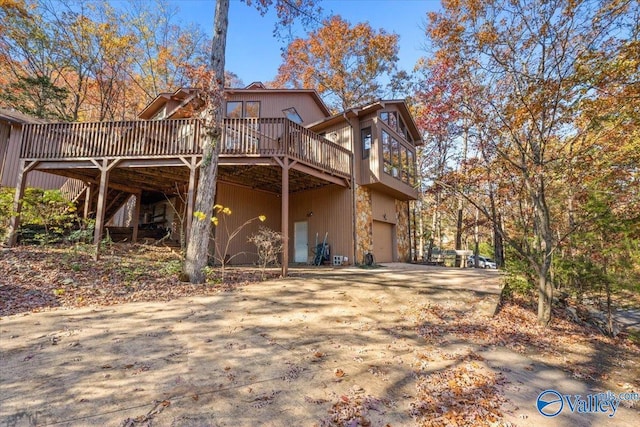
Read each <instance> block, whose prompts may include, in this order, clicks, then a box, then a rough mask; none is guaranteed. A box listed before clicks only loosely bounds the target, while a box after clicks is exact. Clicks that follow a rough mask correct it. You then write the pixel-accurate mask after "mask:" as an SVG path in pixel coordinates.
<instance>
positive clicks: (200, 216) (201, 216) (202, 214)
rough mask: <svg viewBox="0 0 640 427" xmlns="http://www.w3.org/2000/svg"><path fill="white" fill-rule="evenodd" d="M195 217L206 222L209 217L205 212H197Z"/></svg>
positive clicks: (194, 214)
mask: <svg viewBox="0 0 640 427" xmlns="http://www.w3.org/2000/svg"><path fill="white" fill-rule="evenodd" d="M193 217H194V218H195V219H197V220H199V221H204V219H205V218H206V217H207V215H205V213H204V212H200V211H196V212H194V213H193Z"/></svg>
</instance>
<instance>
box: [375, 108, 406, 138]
mask: <svg viewBox="0 0 640 427" xmlns="http://www.w3.org/2000/svg"><path fill="white" fill-rule="evenodd" d="M380 121H381V122H384V123H385V124H386V125H387V126H389V127H390V128H391V129H393V130H394V131H395V132H397V133H398V134H400V135H402V137H403V138H404V139H406V140H407V141H409V142H411V141H412V139H411V134H410V133H409V129H408V128H407V126H406V125H405V124H404V122H403V121H402V118H401V117H400V116H399V115H398V112H397V111H382V112H381V113H380Z"/></svg>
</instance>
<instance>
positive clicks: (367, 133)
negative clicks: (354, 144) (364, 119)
mask: <svg viewBox="0 0 640 427" xmlns="http://www.w3.org/2000/svg"><path fill="white" fill-rule="evenodd" d="M360 139H361V140H362V158H363V159H368V158H369V153H370V152H371V142H372V141H371V127H366V128H364V129H362V130H361V131H360Z"/></svg>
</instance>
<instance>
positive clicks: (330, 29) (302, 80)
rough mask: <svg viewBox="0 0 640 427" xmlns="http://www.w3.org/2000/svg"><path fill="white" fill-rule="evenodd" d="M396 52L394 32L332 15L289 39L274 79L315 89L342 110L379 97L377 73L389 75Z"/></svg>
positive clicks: (281, 83)
mask: <svg viewBox="0 0 640 427" xmlns="http://www.w3.org/2000/svg"><path fill="white" fill-rule="evenodd" d="M397 55H398V36H397V35H396V34H390V33H387V32H386V31H385V30H382V29H381V30H378V31H375V30H374V29H373V28H371V26H370V25H369V24H368V23H358V24H355V25H351V24H350V23H349V22H347V21H346V20H344V19H343V18H341V17H340V16H333V17H331V18H329V19H327V20H325V21H324V22H323V24H322V26H321V27H320V28H318V29H317V30H315V31H312V32H311V33H309V35H308V37H307V38H304V39H303V38H298V39H295V40H294V41H292V42H291V43H290V44H289V46H288V47H287V50H286V52H284V53H283V55H282V56H283V62H282V65H281V66H280V68H279V69H278V76H277V77H276V80H275V82H274V83H273V84H274V85H275V86H290V87H294V88H305V89H316V90H317V91H318V93H320V94H321V95H324V96H325V98H327V99H328V100H329V103H330V104H331V105H332V106H333V107H334V109H336V110H346V109H348V108H349V107H355V106H357V105H361V104H363V103H366V102H370V101H373V100H375V99H377V98H378V97H379V96H380V94H381V91H382V85H381V83H380V82H379V77H381V76H384V75H388V76H390V75H391V73H392V72H393V71H394V69H395V61H396V60H397Z"/></svg>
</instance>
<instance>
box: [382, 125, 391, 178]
mask: <svg viewBox="0 0 640 427" xmlns="http://www.w3.org/2000/svg"><path fill="white" fill-rule="evenodd" d="M382 159H383V161H384V172H385V173H388V174H390V173H391V136H390V135H389V134H388V133H387V132H386V131H384V130H383V131H382Z"/></svg>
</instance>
